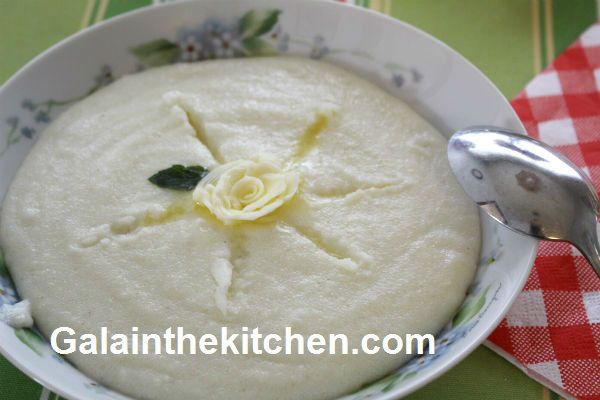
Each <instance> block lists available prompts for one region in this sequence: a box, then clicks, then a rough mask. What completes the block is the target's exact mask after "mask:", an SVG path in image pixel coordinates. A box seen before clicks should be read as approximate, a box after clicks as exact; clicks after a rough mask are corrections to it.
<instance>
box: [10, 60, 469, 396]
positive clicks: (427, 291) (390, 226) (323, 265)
mask: <svg viewBox="0 0 600 400" xmlns="http://www.w3.org/2000/svg"><path fill="white" fill-rule="evenodd" d="M445 146H446V141H445V139H444V138H443V137H442V136H441V135H440V134H439V133H438V132H437V131H436V130H435V129H434V128H433V127H432V126H431V125H429V124H428V123H427V122H425V121H424V120H423V119H422V118H421V117H419V116H418V115H417V114H416V113H415V112H414V111H412V110H411V109H410V108H409V107H408V106H406V105H405V104H403V103H402V102H401V101H399V100H397V99H396V98H393V97H391V96H389V95H388V94H386V93H384V92H383V91H382V90H380V89H379V88H376V87H375V86H373V85H372V84H370V83H368V82H366V81H364V80H362V79H360V78H358V77H356V76H354V75H352V74H349V73H347V72H345V71H342V70H340V69H338V68H336V67H333V66H331V65H328V64H325V63H321V62H314V61H309V60H303V59H294V58H263V59H244V60H230V61H214V62H203V63H198V64H193V65H175V66H169V67H164V68H158V69H153V70H150V71H147V72H143V73H139V74H136V75H132V76H128V77H125V78H122V79H120V80H118V81H117V82H115V83H114V84H112V85H111V86H109V87H107V88H105V89H103V90H101V91H100V92H98V93H95V94H93V95H92V96H90V97H88V98H86V99H85V100H83V101H81V102H80V103H78V104H76V105H74V106H73V107H71V108H70V109H69V110H68V111H66V112H65V113H64V114H62V115H61V117H60V118H59V119H58V120H56V122H54V123H53V124H52V125H51V126H50V127H49V128H48V129H47V130H46V131H45V132H44V134H43V135H42V136H41V137H40V140H39V142H38V143H37V144H36V145H35V147H34V148H33V150H32V151H31V152H30V154H29V156H28V157H27V159H26V160H25V162H24V164H23V166H22V167H21V169H20V171H19V172H18V175H17V177H16V178H15V180H14V182H13V184H12V186H11V188H10V190H9V193H8V194H7V196H6V199H5V201H4V204H3V208H2V214H1V222H0V223H1V226H0V244H1V246H2V248H3V250H4V253H5V258H6V261H7V264H8V265H9V268H10V271H11V274H12V276H13V278H14V280H15V283H16V286H17V288H18V290H19V293H20V294H21V296H22V297H23V298H26V299H28V300H29V301H30V303H31V309H32V314H33V317H34V320H35V322H36V323H37V325H38V326H39V327H40V329H41V330H42V331H43V332H44V333H46V334H48V335H49V334H50V332H52V330H54V329H55V328H57V327H60V326H69V327H72V328H73V329H75V330H76V331H78V332H98V330H99V328H100V327H101V326H107V327H109V329H110V330H111V331H114V332H129V331H130V330H131V327H132V326H137V327H139V330H140V331H143V332H162V331H164V329H165V328H167V327H169V326H174V327H176V326H182V327H184V328H185V329H186V331H189V332H194V333H198V334H200V333H215V334H217V333H218V332H220V329H221V327H222V326H227V327H229V328H231V329H239V328H240V327H242V326H245V327H251V328H252V327H260V329H261V331H262V332H275V333H276V332H282V331H283V329H284V327H288V326H289V327H291V328H292V329H294V332H297V333H306V334H310V333H323V334H329V333H345V334H347V335H349V337H350V339H351V344H352V343H354V344H357V342H358V341H359V340H360V338H361V337H362V335H365V334H367V333H376V334H381V335H385V334H388V333H397V334H400V335H404V334H406V333H435V332H437V331H438V330H439V329H440V328H441V327H442V326H443V325H444V324H445V323H446V322H447V321H448V320H449V319H450V318H451V317H452V315H453V313H454V312H455V311H456V309H457V307H458V306H459V305H460V303H461V302H462V300H463V298H464V295H465V291H466V289H467V286H468V284H469V283H470V281H471V279H472V276H473V273H474V270H475V264H476V259H477V257H478V254H479V241H480V238H479V219H478V214H477V210H476V207H475V206H474V205H473V204H472V203H471V201H470V200H469V199H468V198H467V197H466V195H464V194H463V192H462V190H461V189H460V187H459V186H458V184H457V183H456V182H455V180H454V178H453V176H452V174H451V172H450V169H449V167H448V165H447V160H446V155H445ZM174 164H181V165H184V166H192V165H201V166H203V167H206V168H208V170H210V171H211V173H210V174H209V175H208V176H206V177H205V178H204V179H203V180H202V181H201V182H200V184H199V186H198V187H196V188H195V190H190V191H176V190H169V189H164V188H161V187H158V186H156V185H154V184H152V183H150V182H149V181H148V178H149V177H150V176H152V175H153V174H155V173H156V172H157V171H160V170H163V169H165V168H168V167H170V166H172V165H174ZM405 358H406V356H391V355H386V354H384V353H379V354H377V355H364V354H363V355H347V356H342V355H321V356H316V355H304V356H303V355H295V356H286V355H283V354H282V355H276V356H274V355H251V356H239V355H218V354H215V355H164V354H163V355H127V356H123V355H121V356H117V355H81V354H78V353H75V354H72V355H70V356H69V359H70V360H71V361H72V362H73V363H75V364H76V366H77V367H78V368H79V369H81V370H82V371H84V372H85V373H87V374H89V375H90V376H91V377H93V378H95V379H97V380H99V381H100V382H102V383H105V384H106V385H108V386H110V387H112V388H115V389H117V390H120V391H122V392H123V393H126V394H129V395H132V396H135V397H140V398H148V399H162V398H169V399H188V398H203V399H256V398H261V399H307V398H314V399H327V398H332V397H335V396H338V395H341V394H344V393H347V392H349V391H351V390H354V389H357V388H358V387H360V386H361V385H362V384H363V383H365V382H368V381H371V380H373V379H375V378H377V377H379V376H382V375H383V374H385V373H386V372H388V371H390V370H391V369H393V368H394V367H396V366H398V365H399V364H400V363H401V362H402V361H403V360H404V359H405Z"/></svg>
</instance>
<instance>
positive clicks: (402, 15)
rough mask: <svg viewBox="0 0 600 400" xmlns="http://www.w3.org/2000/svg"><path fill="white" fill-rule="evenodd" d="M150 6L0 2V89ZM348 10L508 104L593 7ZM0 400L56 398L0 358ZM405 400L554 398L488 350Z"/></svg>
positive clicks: (420, 4) (91, 0) (515, 1)
mask: <svg viewBox="0 0 600 400" xmlns="http://www.w3.org/2000/svg"><path fill="white" fill-rule="evenodd" d="M155 2H160V1H155ZM151 3H152V1H151V0H61V1H44V0H18V1H15V0H0V56H1V57H2V58H1V59H2V62H0V82H4V81H5V80H6V79H8V78H9V77H10V76H11V75H12V74H13V73H15V72H16V71H17V70H18V69H19V68H20V67H21V66H22V65H23V64H25V63H26V62H27V61H29V60H30V59H31V58H32V57H34V56H35V55H37V54H38V53H40V52H41V51H43V50H44V49H46V48H48V47H49V46H51V45H53V44H54V43H56V42H58V41H59V40H61V39H62V38H64V37H66V36H68V35H70V34H73V33H75V32H77V31H78V30H80V29H82V28H85V27H87V26H90V25H93V24H95V23H99V22H101V21H103V20H106V19H108V18H110V17H112V16H115V15H118V14H121V13H123V12H126V11H129V10H132V9H135V8H138V7H143V6H149V5H151ZM355 3H356V4H358V5H360V6H362V7H367V8H370V9H373V10H377V11H380V12H383V13H387V14H389V15H392V16H394V17H396V18H399V19H402V20H404V21H406V22H409V23H411V24H413V25H415V26H417V27H419V28H421V29H423V30H425V31H427V32H429V33H431V34H433V35H434V36H436V37H438V38H439V39H441V40H443V41H444V42H446V43H447V44H449V45H450V46H451V47H453V48H454V49H456V50H458V51H459V52H460V53H462V54H463V55H464V56H465V57H466V58H468V59H469V60H471V61H472V62H473V63H474V64H475V65H476V66H478V67H479V68H480V69H481V70H482V71H483V72H484V73H485V74H486V75H487V76H488V77H490V79H492V81H494V83H495V84H496V85H497V86H498V87H499V88H500V90H501V91H502V92H503V93H504V94H505V95H506V96H507V97H509V98H510V97H513V96H515V95H516V94H517V93H518V92H519V90H520V89H521V88H522V87H523V86H524V85H525V84H526V83H527V82H528V81H529V80H530V79H531V78H532V77H533V76H534V75H535V74H536V73H537V72H539V71H540V70H541V69H542V68H543V67H544V66H546V65H547V64H548V63H549V62H551V61H552V59H553V58H554V57H555V56H556V55H557V54H558V53H560V52H561V51H562V50H563V49H565V48H566V46H568V45H569V44H570V43H571V42H572V41H574V40H575V39H576V38H577V37H578V35H579V34H580V33H581V32H582V31H583V30H584V29H585V28H586V27H588V26H589V25H591V24H592V23H593V22H594V21H596V19H597V6H596V2H595V0H485V1H481V0H356V1H355ZM507 43H509V44H510V45H507ZM0 398H1V399H5V400H20V399H23V400H32V399H51V400H53V399H58V398H59V397H58V396H56V395H55V394H53V393H51V392H50V391H48V390H47V389H44V388H42V387H41V386H40V385H38V384H37V383H35V382H34V381H33V380H31V379H29V378H28V377H26V376H25V375H24V374H22V373H21V372H20V371H18V370H17V369H16V368H15V367H13V366H12V365H11V364H10V363H9V362H8V361H6V360H5V359H4V358H2V357H0ZM408 398H409V399H411V400H417V399H419V400H421V399H422V400H425V399H428V400H431V399H436V400H437V399H440V398H443V399H450V400H452V399H457V400H458V399H460V400H470V399H477V400H479V399H523V400H529V399H531V400H546V399H558V398H559V397H558V396H557V395H556V394H554V393H552V392H550V391H549V390H548V389H546V388H544V387H542V386H541V385H539V384H538V383H536V382H535V381H533V380H532V379H530V378H529V377H527V376H525V375H524V374H523V373H522V372H521V371H520V370H518V369H517V368H516V367H514V366H512V365H511V364H509V363H508V362H507V361H505V360H504V359H502V358H500V357H499V356H497V355H496V354H495V353H493V352H492V351H491V350H488V349H486V348H484V347H480V348H479V349H477V350H476V351H475V352H474V353H473V354H472V355H470V356H469V357H468V358H467V359H466V360H464V361H463V362H462V363H460V364H459V365H458V366H457V367H455V368H454V369H452V370H451V371H450V372H449V373H447V374H445V375H444V376H442V377H441V378H439V379H438V380H436V381H434V382H433V383H431V384H429V385H428V386H426V387H425V388H423V389H421V390H419V391H417V392H416V393H414V394H412V395H411V396H409V397H408Z"/></svg>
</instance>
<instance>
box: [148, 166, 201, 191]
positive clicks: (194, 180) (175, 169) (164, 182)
mask: <svg viewBox="0 0 600 400" xmlns="http://www.w3.org/2000/svg"><path fill="white" fill-rule="evenodd" d="M207 174H208V170H207V169H206V168H204V167H202V166H200V165H193V166H191V167H184V166H183V165H179V164H176V165H173V166H172V167H170V168H167V169H163V170H162V171H158V172H157V173H156V174H154V175H152V176H151V177H150V178H148V180H149V181H150V182H152V183H153V184H155V185H156V186H158V187H161V188H164V189H173V190H187V191H189V190H193V189H194V188H195V187H196V185H197V184H198V182H200V181H201V180H202V178H204V177H205V176H206V175H207Z"/></svg>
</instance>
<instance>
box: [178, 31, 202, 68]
mask: <svg viewBox="0 0 600 400" xmlns="http://www.w3.org/2000/svg"><path fill="white" fill-rule="evenodd" d="M179 47H180V48H181V56H180V57H181V60H182V61H187V62H191V61H198V60H200V59H201V58H203V57H202V55H203V54H202V50H203V47H204V46H203V45H202V42H200V41H198V40H197V39H196V37H195V36H194V35H189V36H187V37H186V38H185V40H183V41H182V42H180V43H179Z"/></svg>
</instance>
